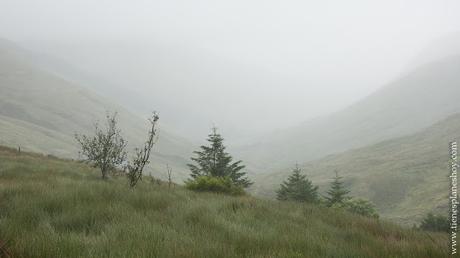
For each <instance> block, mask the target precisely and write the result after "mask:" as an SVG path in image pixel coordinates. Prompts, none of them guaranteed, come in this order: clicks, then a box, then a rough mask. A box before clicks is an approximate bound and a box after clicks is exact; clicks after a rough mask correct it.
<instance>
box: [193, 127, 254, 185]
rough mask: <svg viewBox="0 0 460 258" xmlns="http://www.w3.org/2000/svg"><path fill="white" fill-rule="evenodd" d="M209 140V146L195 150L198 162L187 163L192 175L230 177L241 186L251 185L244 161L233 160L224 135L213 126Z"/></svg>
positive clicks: (194, 158)
mask: <svg viewBox="0 0 460 258" xmlns="http://www.w3.org/2000/svg"><path fill="white" fill-rule="evenodd" d="M207 141H208V142H209V143H210V145H209V146H204V145H203V146H201V147H200V149H201V150H199V151H194V153H195V154H196V156H197V157H193V158H192V161H194V162H195V163H196V164H187V166H188V167H189V168H190V171H191V174H190V176H191V177H192V178H193V179H196V178H198V177H200V176H210V177H222V178H223V177H228V178H230V179H231V180H232V182H233V183H234V184H235V185H237V186H241V187H244V188H246V187H249V186H250V185H252V182H251V181H249V179H248V178H247V177H246V176H245V175H246V173H245V172H244V171H242V169H244V168H245V166H244V165H242V164H241V163H242V161H241V160H239V161H236V162H233V158H232V157H231V156H230V154H228V153H227V152H225V146H224V144H223V142H224V139H223V137H222V136H221V135H220V134H219V133H217V129H216V128H213V129H212V132H211V134H209V135H208V139H207Z"/></svg>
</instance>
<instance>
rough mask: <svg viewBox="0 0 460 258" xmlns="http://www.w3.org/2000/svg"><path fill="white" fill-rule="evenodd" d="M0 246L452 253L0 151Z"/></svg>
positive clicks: (315, 215) (419, 235)
mask: <svg viewBox="0 0 460 258" xmlns="http://www.w3.org/2000/svg"><path fill="white" fill-rule="evenodd" d="M0 240H1V241H2V242H4V243H7V245H6V248H7V249H8V251H9V252H11V253H12V254H13V256H14V257H48V258H51V257H67V258H70V257H161V258H167V257H197V258H206V257H210V258H219V257H225V258H231V257H253V258H256V257H307V258H308V257H311V258H313V257H314V258H319V257H354V258H359V257H362V258H371V257H375V258H377V257H378V258H382V257H394V258H395V257H401V258H410V257H414V258H420V257H426V258H428V257H446V256H447V253H448V250H449V248H448V235H447V234H441V233H437V234H435V233H425V232H420V231H416V230H410V229H402V228H400V227H398V226H396V225H393V224H391V223H387V222H384V221H377V220H374V219H368V218H363V217H359V216H356V215H352V214H348V213H342V212H340V211H335V210H332V209H327V208H319V207H316V206H309V205H300V204H294V203H288V202H286V203H284V202H283V203H280V202H274V201H268V200H258V199H255V198H252V197H249V196H244V197H229V196H223V195H218V194H203V193H202V194H197V193H193V192H189V191H187V190H185V189H183V188H182V187H178V186H176V187H174V188H171V189H170V188H168V187H167V186H166V185H157V184H151V183H149V182H148V180H144V181H142V182H141V183H140V185H139V186H138V187H137V188H135V189H129V187H128V185H127V182H126V179H125V178H114V179H111V180H109V181H102V180H100V179H99V175H98V172H97V171H95V170H93V169H91V168H89V167H88V166H85V165H83V164H81V163H77V162H73V161H64V160H59V159H54V158H45V157H44V156H41V155H37V154H27V153H22V154H20V155H19V154H18V153H16V152H15V151H14V150H11V149H6V148H0Z"/></svg>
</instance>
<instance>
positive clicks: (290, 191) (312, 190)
mask: <svg viewBox="0 0 460 258" xmlns="http://www.w3.org/2000/svg"><path fill="white" fill-rule="evenodd" d="M276 194H277V199H278V200H281V201H286V200H291V201H298V202H316V201H318V186H313V184H312V182H311V181H310V180H308V179H307V176H305V175H302V174H301V170H300V168H299V166H298V165H296V167H295V168H294V170H293V171H292V174H291V175H290V176H289V177H288V179H287V180H286V181H284V182H283V183H282V184H281V185H280V189H279V190H278V191H277V192H276Z"/></svg>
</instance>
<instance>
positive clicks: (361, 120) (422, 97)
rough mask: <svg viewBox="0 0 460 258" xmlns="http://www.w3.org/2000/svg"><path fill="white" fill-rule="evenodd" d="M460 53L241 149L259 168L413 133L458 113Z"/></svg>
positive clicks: (300, 160) (288, 164)
mask: <svg viewBox="0 0 460 258" xmlns="http://www.w3.org/2000/svg"><path fill="white" fill-rule="evenodd" d="M458 71H460V56H454V57H450V58H446V59H442V60H439V61H437V62H432V63H429V64H426V65H423V66H420V67H418V68H417V69H414V70H413V71H412V72H410V73H408V74H406V75H404V76H401V77H400V78H399V79H397V80H395V81H394V82H392V83H390V84H388V85H386V86H384V87H382V88H381V89H380V90H379V91H377V92H375V93H374V94H372V95H370V96H368V97H366V98H365V99H363V100H361V101H360V102H357V103H355V104H354V105H352V106H350V107H348V108H346V109H344V110H341V111H339V112H336V113H334V114H331V115H329V116H325V117H321V118H318V119H314V120H311V121H309V122H306V123H304V124H302V125H300V126H298V127H296V128H292V129H289V130H282V131H279V132H278V133H276V134H273V135H270V136H267V137H266V138H264V139H261V140H260V141H259V143H258V144H255V145H252V146H246V147H245V148H242V149H241V150H240V153H239V154H240V156H241V157H245V158H246V160H247V161H250V162H251V164H252V165H253V166H254V168H255V169H256V170H258V171H259V172H266V171H267V170H273V168H278V169H282V168H285V167H287V166H291V165H292V164H293V163H295V162H307V161H311V160H314V159H318V158H321V157H324V156H325V155H329V154H333V153H338V152H341V151H346V150H348V149H351V148H358V147H363V146H366V145H369V144H373V143H377V142H380V141H383V140H387V139H391V138H394V137H400V136H404V135H409V134H412V133H415V132H416V131H418V130H420V129H422V128H424V127H427V126H430V125H432V124H433V123H435V122H436V121H439V120H441V119H444V118H446V117H447V116H449V115H452V114H455V113H457V112H460V102H459V101H458V96H460V87H459V85H460V73H459V72H458Z"/></svg>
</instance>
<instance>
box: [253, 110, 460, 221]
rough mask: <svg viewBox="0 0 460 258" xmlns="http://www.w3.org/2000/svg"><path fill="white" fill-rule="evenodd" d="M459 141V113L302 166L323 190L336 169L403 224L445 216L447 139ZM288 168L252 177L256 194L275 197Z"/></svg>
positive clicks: (385, 214)
mask: <svg viewBox="0 0 460 258" xmlns="http://www.w3.org/2000/svg"><path fill="white" fill-rule="evenodd" d="M459 139H460V114H456V115H453V116H450V117H448V118H447V119H445V120H442V121H441V122H438V123H436V124H435V125H433V126H431V127H429V128H426V129H424V130H422V131H420V132H418V133H416V134H413V135H411V136H404V137H400V138H396V139H392V140H387V141H383V142H380V143H377V144H374V145H370V146H366V147H363V148H359V149H354V150H350V151H346V152H343V153H340V154H335V155H330V156H327V157H325V158H321V159H319V160H316V161H312V162H309V163H306V164H303V165H301V167H302V169H303V171H304V173H306V174H307V175H308V176H309V178H311V179H312V180H313V183H315V184H318V185H319V186H320V189H322V190H324V189H325V188H326V187H327V186H328V184H329V183H330V181H331V178H332V177H333V175H334V174H333V171H334V170H338V171H340V173H341V175H342V176H344V177H345V180H346V182H347V185H348V186H349V188H350V189H351V191H352V193H353V194H354V195H356V196H359V197H365V198H367V199H370V200H371V201H373V202H374V203H375V204H376V205H377V207H378V210H379V212H380V213H381V215H382V216H383V217H386V218H390V219H392V220H395V221H398V222H400V223H404V224H409V225H411V224H413V223H414V222H418V221H419V220H420V218H421V216H422V215H424V214H426V213H428V212H429V211H436V212H442V213H443V214H447V211H448V208H447V204H448V199H447V195H448V193H449V192H448V191H449V190H448V189H449V179H448V175H449V169H448V164H449V163H448V159H449V142H451V141H453V140H459ZM289 173H290V169H284V170H282V171H279V172H278V173H273V174H270V175H268V176H267V175H265V176H264V175H261V176H259V177H257V178H256V182H257V185H256V186H255V187H254V193H255V194H256V195H262V196H269V197H274V194H275V193H274V190H275V189H277V187H279V184H280V183H281V181H282V180H284V178H286V177H287V176H288V174H289Z"/></svg>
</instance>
